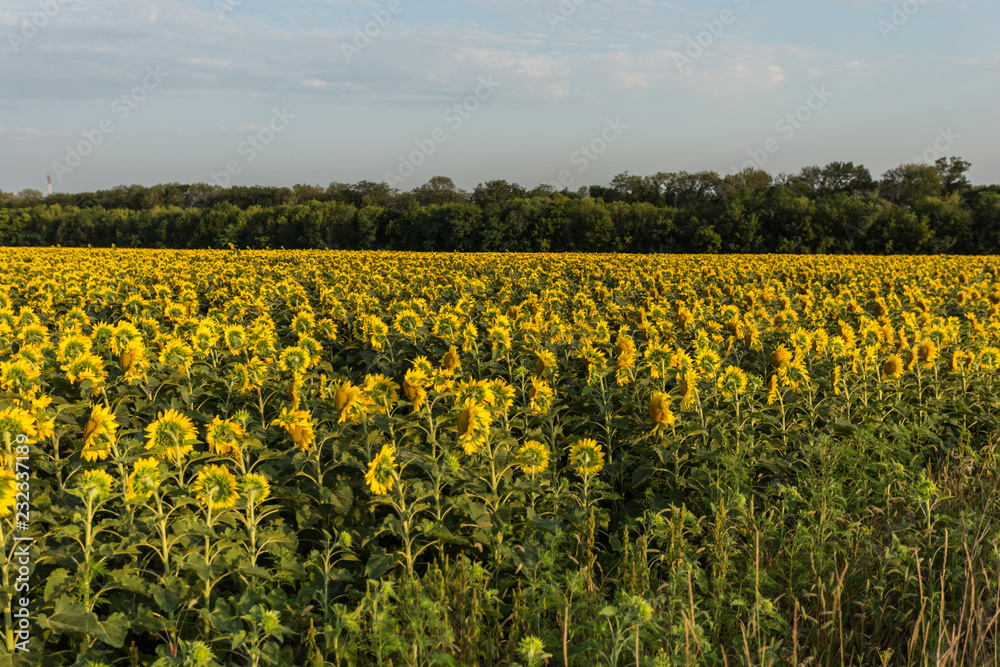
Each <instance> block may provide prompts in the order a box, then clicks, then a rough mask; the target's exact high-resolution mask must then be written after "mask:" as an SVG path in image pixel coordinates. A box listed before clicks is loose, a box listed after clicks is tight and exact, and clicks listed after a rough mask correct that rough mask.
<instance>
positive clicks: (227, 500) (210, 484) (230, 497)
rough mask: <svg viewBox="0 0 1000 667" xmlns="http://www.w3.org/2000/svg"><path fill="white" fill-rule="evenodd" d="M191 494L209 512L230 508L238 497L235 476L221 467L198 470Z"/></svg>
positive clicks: (215, 466)
mask: <svg viewBox="0 0 1000 667" xmlns="http://www.w3.org/2000/svg"><path fill="white" fill-rule="evenodd" d="M191 492H192V493H194V495H195V496H196V497H197V498H198V500H199V501H200V502H201V504H202V505H204V506H205V507H207V508H208V509H209V510H215V509H223V508H226V507H232V506H233V505H235V504H236V501H237V500H239V497H240V494H239V489H238V484H237V481H236V476H235V475H234V474H233V473H231V472H230V471H229V468H227V467H226V466H222V465H207V466H205V467H203V468H202V469H201V470H199V471H198V475H197V477H195V480H194V483H192V484H191Z"/></svg>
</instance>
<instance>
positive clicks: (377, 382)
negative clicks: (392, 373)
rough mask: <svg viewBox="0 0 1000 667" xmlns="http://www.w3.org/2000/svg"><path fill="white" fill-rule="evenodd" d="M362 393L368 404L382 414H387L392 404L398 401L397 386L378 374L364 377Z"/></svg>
mask: <svg viewBox="0 0 1000 667" xmlns="http://www.w3.org/2000/svg"><path fill="white" fill-rule="evenodd" d="M363 391H364V392H365V396H367V397H368V403H369V404H370V405H374V406H375V407H376V409H377V410H378V412H381V413H382V414H386V415H387V414H389V412H390V411H391V410H392V406H393V404H395V403H396V401H398V400H399V393H398V392H399V385H398V384H396V383H395V382H393V381H392V380H391V379H389V378H387V377H386V376H384V375H382V374H380V373H375V374H374V375H366V376H365V386H364V387H363Z"/></svg>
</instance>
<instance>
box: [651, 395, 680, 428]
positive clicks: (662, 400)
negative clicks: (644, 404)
mask: <svg viewBox="0 0 1000 667" xmlns="http://www.w3.org/2000/svg"><path fill="white" fill-rule="evenodd" d="M648 407H649V418H650V419H651V420H652V421H653V423H654V424H656V426H654V427H653V430H659V429H660V427H662V426H673V424H674V423H675V422H676V421H677V417H676V416H675V415H674V413H673V411H672V410H671V409H670V395H669V394H662V393H660V392H656V393H654V394H653V397H652V398H651V399H650V400H649V405H648Z"/></svg>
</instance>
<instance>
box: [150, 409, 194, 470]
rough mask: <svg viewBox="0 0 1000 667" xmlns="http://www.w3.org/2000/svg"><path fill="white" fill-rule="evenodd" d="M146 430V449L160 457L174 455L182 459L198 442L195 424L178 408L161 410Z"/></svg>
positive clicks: (177, 458)
mask: <svg viewBox="0 0 1000 667" xmlns="http://www.w3.org/2000/svg"><path fill="white" fill-rule="evenodd" d="M146 431H147V433H146V450H147V451H150V452H151V453H152V454H153V456H155V457H156V458H158V459H165V458H167V457H173V458H175V459H176V460H180V458H181V457H183V456H186V455H187V454H188V453H190V452H191V451H192V450H193V449H194V445H195V443H197V442H198V432H197V430H196V429H195V427H194V424H193V423H192V422H191V420H190V419H188V418H187V417H185V416H184V415H182V414H181V413H180V412H178V411H177V410H167V411H166V412H160V413H159V414H158V415H157V416H156V421H154V422H153V423H152V424H150V425H149V426H147V427H146Z"/></svg>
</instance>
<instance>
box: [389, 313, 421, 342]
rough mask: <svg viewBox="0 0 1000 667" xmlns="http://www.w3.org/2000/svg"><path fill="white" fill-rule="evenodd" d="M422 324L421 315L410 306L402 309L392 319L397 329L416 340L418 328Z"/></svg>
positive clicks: (410, 338) (406, 336)
mask: <svg viewBox="0 0 1000 667" xmlns="http://www.w3.org/2000/svg"><path fill="white" fill-rule="evenodd" d="M421 324H423V320H421V318H420V315H417V313H415V312H414V311H413V310H411V309H409V308H404V309H402V310H400V311H399V312H398V313H396V317H394V318H393V320H392V326H393V327H394V328H395V329H396V331H398V332H399V333H400V334H402V335H403V336H404V337H405V338H407V339H409V340H411V341H415V340H416V338H417V329H419V328H420V325H421Z"/></svg>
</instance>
